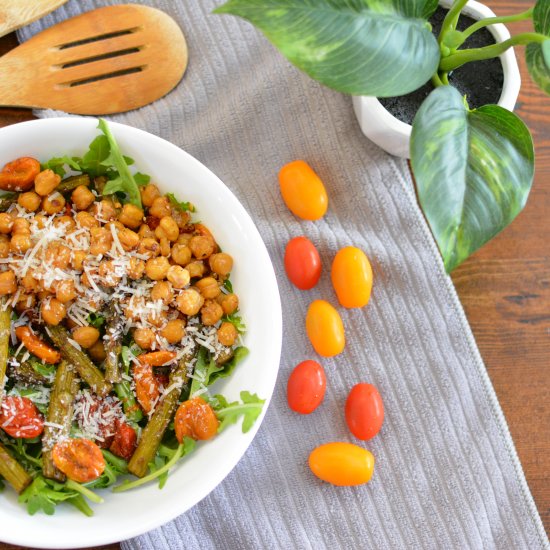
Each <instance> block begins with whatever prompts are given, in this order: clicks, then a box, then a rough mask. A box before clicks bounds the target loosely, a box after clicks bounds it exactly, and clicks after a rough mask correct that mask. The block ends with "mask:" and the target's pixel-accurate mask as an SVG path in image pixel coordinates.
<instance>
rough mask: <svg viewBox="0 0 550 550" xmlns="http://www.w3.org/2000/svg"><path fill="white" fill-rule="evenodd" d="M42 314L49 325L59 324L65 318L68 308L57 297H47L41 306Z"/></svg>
mask: <svg viewBox="0 0 550 550" xmlns="http://www.w3.org/2000/svg"><path fill="white" fill-rule="evenodd" d="M40 314H41V315H42V319H43V320H44V321H45V322H46V323H47V324H48V325H59V323H61V321H63V319H64V318H65V315H66V314H67V310H66V309H65V306H64V305H63V304H62V303H61V302H60V301H59V300H58V299H57V298H46V299H45V300H43V301H42V305H41V306H40Z"/></svg>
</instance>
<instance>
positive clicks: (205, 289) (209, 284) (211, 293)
mask: <svg viewBox="0 0 550 550" xmlns="http://www.w3.org/2000/svg"><path fill="white" fill-rule="evenodd" d="M195 286H196V287H197V288H198V289H199V290H200V293H201V294H202V295H203V296H204V297H205V298H206V299H212V298H217V297H218V296H219V295H220V293H221V290H220V287H219V286H218V281H216V279H214V277H205V278H204V279H201V280H200V281H197V282H196V283H195Z"/></svg>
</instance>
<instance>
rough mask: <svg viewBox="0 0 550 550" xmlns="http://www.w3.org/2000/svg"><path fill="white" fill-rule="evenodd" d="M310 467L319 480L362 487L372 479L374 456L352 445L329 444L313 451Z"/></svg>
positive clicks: (310, 457) (310, 456)
mask: <svg viewBox="0 0 550 550" xmlns="http://www.w3.org/2000/svg"><path fill="white" fill-rule="evenodd" d="M309 467H310V468H311V471H312V472H313V473H314V474H315V475H316V476H317V477H318V478H319V479H322V480H323V481H327V482H328V483H332V484H333V485H339V486H350V485H361V484H362V483H367V481H369V480H370V478H371V477H372V474H373V472H374V456H373V455H372V453H370V452H369V451H367V450H366V449H363V448H362V447H358V446H357V445H353V444H352V443H327V444H325V445H321V446H320V447H317V448H316V449H314V450H313V451H312V453H311V454H310V455H309Z"/></svg>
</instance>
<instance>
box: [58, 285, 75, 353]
mask: <svg viewBox="0 0 550 550" xmlns="http://www.w3.org/2000/svg"><path fill="white" fill-rule="evenodd" d="M55 297H56V298H57V299H58V300H59V301H60V302H61V303H62V304H66V303H67V302H70V301H71V300H74V299H75V298H76V288H75V286H74V281H71V280H68V281H59V282H58V283H57V284H56V285H55ZM79 343H80V342H79Z"/></svg>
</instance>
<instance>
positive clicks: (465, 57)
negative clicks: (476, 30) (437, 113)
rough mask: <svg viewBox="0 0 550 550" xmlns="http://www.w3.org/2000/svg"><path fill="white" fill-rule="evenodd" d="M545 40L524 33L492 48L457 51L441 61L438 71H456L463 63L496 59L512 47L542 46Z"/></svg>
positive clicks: (540, 35)
mask: <svg viewBox="0 0 550 550" xmlns="http://www.w3.org/2000/svg"><path fill="white" fill-rule="evenodd" d="M546 40H548V37H547V36H545V35H544V34H539V33H536V32H526V33H522V34H518V35H516V36H512V38H509V39H508V40H505V41H504V42H499V43H498V44H493V45H492V46H485V47H484V48H473V49H471V50H459V51H458V52H456V53H455V54H452V55H450V56H449V57H445V58H443V59H442V60H441V63H440V64H439V71H440V72H450V71H453V70H454V69H458V67H461V66H462V65H464V64H465V63H469V62H470V61H481V60H482V59H492V58H493V57H498V56H499V55H500V54H502V53H504V52H505V51H506V50H507V49H509V48H511V47H512V46H519V45H522V44H523V45H525V44H530V43H531V42H537V43H539V44H542V43H543V42H544V41H546Z"/></svg>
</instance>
